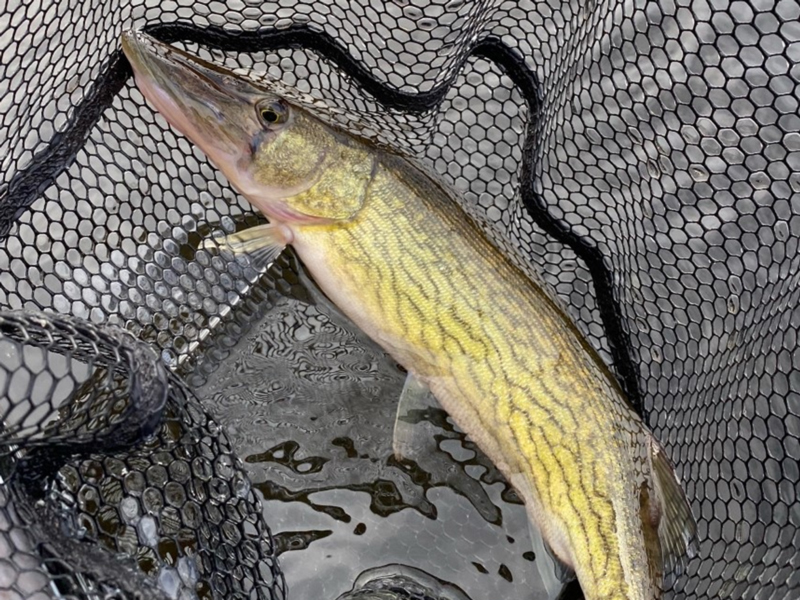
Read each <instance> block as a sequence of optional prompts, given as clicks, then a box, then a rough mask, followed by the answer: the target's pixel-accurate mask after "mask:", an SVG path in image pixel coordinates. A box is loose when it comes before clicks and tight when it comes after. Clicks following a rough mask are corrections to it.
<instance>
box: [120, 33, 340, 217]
mask: <svg viewBox="0 0 800 600" xmlns="http://www.w3.org/2000/svg"><path fill="white" fill-rule="evenodd" d="M120 40H121V44H122V50H123V52H124V53H125V56H126V57H127V58H128V60H129V62H130V64H131V68H132V69H133V73H134V78H135V81H136V85H137V87H138V88H139V90H140V91H141V92H142V95H144V97H145V99H146V100H147V101H148V102H149V103H150V104H151V105H152V106H153V107H154V108H155V109H156V110H157V111H158V112H159V113H160V114H161V115H162V116H163V117H164V119H165V120H166V121H167V123H169V125H170V126H172V127H173V128H175V129H176V130H177V131H179V132H180V133H182V134H183V135H185V136H186V137H187V138H189V140H191V141H192V142H193V143H194V144H195V145H197V146H198V147H199V148H200V149H201V150H202V151H203V152H204V153H205V154H206V156H208V158H209V160H210V161H211V162H212V163H213V164H214V165H215V166H216V167H217V168H218V169H219V170H220V171H222V173H223V174H224V175H225V177H226V178H227V179H228V181H230V183H231V184H232V185H233V187H234V188H236V190H237V191H239V192H240V193H241V194H242V195H243V196H244V197H245V198H246V199H247V200H248V201H249V202H250V203H251V204H253V206H254V207H255V208H257V209H258V210H260V211H261V212H262V213H264V214H265V215H267V217H269V218H270V220H272V221H279V222H282V223H286V224H296V225H310V224H323V223H325V222H327V219H325V218H324V216H323V217H321V216H318V215H308V214H304V213H303V212H301V211H298V210H295V209H293V208H292V207H291V206H290V205H289V204H288V203H287V201H286V199H287V198H290V197H292V196H295V195H297V194H301V193H303V192H306V191H307V190H309V189H310V188H311V187H312V186H313V185H314V184H315V183H316V182H317V181H318V180H319V177H320V174H321V173H322V171H323V169H322V167H323V163H324V162H325V151H324V149H323V150H321V151H319V152H318V153H317V154H316V155H314V156H310V155H309V156H307V157H306V160H305V161H304V162H305V164H306V166H307V168H306V172H304V173H303V174H302V176H301V177H295V178H294V180H293V178H292V176H291V175H292V174H291V172H288V173H283V175H284V176H283V177H280V178H273V181H265V180H264V178H263V177H260V176H259V165H258V164H257V159H258V157H257V155H256V153H257V149H258V147H259V146H260V145H262V144H268V143H269V142H271V141H272V140H274V139H275V138H276V137H278V135H279V133H278V132H275V131H271V130H269V128H265V126H264V124H263V123H261V122H260V121H259V118H258V113H257V105H258V104H259V103H263V102H264V101H267V100H269V99H275V98H277V96H275V95H274V94H272V93H271V92H269V90H266V89H263V88H261V87H259V86H258V85H256V84H255V83H253V82H251V81H250V80H248V79H246V78H245V77H242V76H240V75H238V74H236V73H234V72H233V71H230V70H228V69H225V68H223V67H221V66H219V65H215V64H213V63H210V62H207V61H204V60H202V59H200V58H198V57H195V56H193V55H191V54H188V53H186V52H184V51H182V50H180V49H178V48H175V47H173V46H170V45H168V44H164V43H162V42H159V41H158V40H156V39H154V38H152V37H151V36H149V35H147V34H146V33H143V32H141V31H138V30H128V31H125V32H124V33H123V34H122V35H121V38H120Z"/></svg>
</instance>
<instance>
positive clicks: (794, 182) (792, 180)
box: [789, 173, 800, 192]
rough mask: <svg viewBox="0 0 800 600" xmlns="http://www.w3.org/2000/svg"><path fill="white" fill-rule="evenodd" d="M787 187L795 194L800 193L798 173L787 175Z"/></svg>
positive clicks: (799, 176)
mask: <svg viewBox="0 0 800 600" xmlns="http://www.w3.org/2000/svg"><path fill="white" fill-rule="evenodd" d="M789 185H790V186H792V189H793V190H794V191H795V192H800V173H792V174H791V175H789Z"/></svg>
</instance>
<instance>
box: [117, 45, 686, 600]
mask: <svg viewBox="0 0 800 600" xmlns="http://www.w3.org/2000/svg"><path fill="white" fill-rule="evenodd" d="M122 47H123V49H124V52H125V54H126V55H127V57H128V59H129V60H130V62H131V65H132V66H133V71H134V74H135V78H136V83H137V85H138V87H139V89H140V90H141V91H142V93H143V94H144V96H145V97H146V98H147V100H148V101H149V102H150V103H151V104H152V105H153V106H154V107H155V108H156V109H157V110H158V111H159V112H160V113H161V114H162V115H163V116H164V118H165V119H166V120H167V121H168V122H169V123H170V124H171V125H172V126H173V127H175V128H176V129H177V130H178V131H180V132H181V133H183V134H184V135H186V136H187V137H188V138H189V139H190V140H191V141H192V142H194V143H195V144H197V145H198V146H199V147H200V149H201V150H203V152H205V154H206V155H207V156H208V158H209V159H210V160H211V162H212V163H214V164H215V165H216V166H217V168H219V169H220V170H221V171H222V172H223V173H224V174H225V176H226V177H227V178H228V180H229V181H230V182H231V184H232V185H233V186H234V187H235V188H236V189H237V190H238V191H239V192H240V193H241V194H242V195H243V196H244V197H245V198H247V200H248V201H249V202H250V203H252V205H253V206H255V207H256V208H257V209H259V210H260V211H261V212H262V213H263V214H264V215H265V216H266V217H267V218H268V220H269V223H268V224H265V225H261V226H257V227H254V228H251V229H248V230H244V231H242V232H240V233H236V234H232V235H229V236H227V238H226V239H225V240H224V241H223V242H222V244H223V245H224V246H226V247H227V248H229V249H230V250H232V251H233V252H234V253H246V254H248V255H249V256H250V257H252V258H253V260H270V259H272V258H274V257H275V256H277V254H278V253H279V252H280V251H281V250H282V249H283V248H284V247H286V246H287V245H292V246H293V247H294V249H295V251H296V252H297V254H298V255H299V256H300V258H301V259H302V260H303V262H304V263H305V265H306V267H307V268H308V270H309V271H310V273H311V274H312V276H313V277H314V279H315V280H316V282H317V284H318V285H319V286H320V288H321V289H322V290H323V291H324V293H325V294H326V295H327V296H328V297H329V298H330V299H331V300H332V301H333V302H334V303H335V304H336V305H337V306H338V307H339V308H340V309H341V310H342V311H343V312H344V313H345V314H346V315H348V316H349V317H350V318H351V319H352V320H353V321H354V322H355V323H356V324H357V325H358V326H359V327H360V328H361V329H362V330H363V331H364V332H366V333H367V334H368V335H369V336H370V337H371V338H372V339H374V340H375V341H376V342H377V343H378V344H380V345H381V346H382V347H383V348H384V349H385V350H386V351H387V352H389V353H390V354H391V355H392V356H393V357H394V358H395V359H396V360H397V361H398V362H399V363H400V364H402V365H403V366H404V367H405V368H406V369H408V371H409V373H410V374H411V376H412V377H413V378H414V381H415V383H416V384H417V385H424V386H427V387H428V388H429V389H430V391H431V392H432V393H433V395H434V396H435V398H436V399H437V400H438V402H439V403H440V404H441V405H442V407H443V408H444V409H445V410H446V411H447V412H448V413H449V414H450V415H451V416H452V418H453V419H454V420H455V422H456V423H457V424H458V425H459V426H460V427H461V428H462V429H463V430H464V431H465V432H466V433H467V434H468V435H469V436H470V437H471V438H472V439H473V440H474V441H475V442H476V443H477V444H478V445H479V446H480V448H481V449H482V450H483V451H484V452H485V453H486V454H487V455H488V456H489V457H490V459H491V460H492V461H493V462H494V463H495V464H496V465H497V466H498V467H499V468H500V469H501V470H502V472H503V473H504V474H505V475H506V477H507V478H508V480H509V481H510V482H511V484H512V485H513V486H514V487H515V488H516V490H517V491H518V492H519V493H520V495H521V496H522V498H523V499H524V501H525V505H526V508H527V511H528V514H529V516H530V518H531V520H532V521H533V522H534V523H535V524H536V526H537V527H538V529H539V530H540V532H541V535H542V537H543V538H544V540H545V541H546V543H547V545H548V546H549V549H550V551H551V552H552V553H553V554H554V555H555V556H556V557H557V558H558V559H559V560H560V561H561V562H562V563H563V564H564V565H565V566H567V567H569V568H571V569H573V570H574V572H575V574H576V575H577V577H578V580H579V582H580V585H581V587H582V588H583V591H584V593H585V596H586V598H587V599H588V600H600V599H603V600H653V599H656V598H660V597H661V595H662V588H663V587H664V577H665V575H667V574H668V573H670V572H671V571H672V570H673V569H674V568H675V567H676V566H677V565H678V564H680V562H681V559H682V557H684V556H685V555H686V554H687V553H688V554H691V553H692V549H693V547H694V543H695V542H694V539H695V529H696V526H695V522H694V520H693V518H692V514H691V510H690V507H689V505H688V503H687V501H686V498H685V496H684V494H683V491H682V490H681V487H680V485H679V483H678V481H677V478H676V476H675V474H674V471H673V467H672V466H671V464H670V462H669V460H668V459H667V457H666V456H665V454H664V452H663V450H662V449H661V447H660V446H659V444H658V443H657V442H656V440H655V439H654V437H653V435H652V433H651V432H649V431H648V429H647V428H646V427H645V425H644V424H643V422H642V420H641V418H640V417H639V416H638V414H637V413H636V412H635V411H634V410H633V409H632V408H631V407H630V405H629V403H628V401H627V399H626V398H625V396H624V394H623V392H622V391H621V389H620V387H619V386H618V384H617V383H616V381H615V379H614V377H613V375H612V374H611V373H610V371H609V370H608V368H607V367H606V366H605V365H604V363H603V362H602V360H601V359H600V357H599V356H598V355H597V353H596V352H595V351H594V350H592V348H591V347H590V346H589V344H588V343H587V342H586V340H584V339H583V338H582V336H581V335H580V333H579V332H578V330H577V329H576V327H575V326H574V325H573V324H572V323H571V322H570V320H569V318H568V317H567V316H566V314H565V313H564V311H563V310H562V309H561V308H560V307H559V306H558V305H557V303H555V302H553V300H552V299H551V297H550V295H549V294H548V293H546V292H545V291H543V290H542V289H541V288H540V287H538V286H537V285H535V284H534V283H532V281H531V280H530V278H528V277H527V276H526V275H525V274H524V273H523V272H522V271H521V270H520V269H518V268H517V267H516V266H515V265H514V263H512V262H511V261H510V260H509V259H508V258H507V257H506V256H504V254H502V253H501V252H500V251H499V250H498V249H497V248H496V247H495V246H494V245H493V244H492V243H491V242H490V241H489V240H488V238H487V237H486V236H485V235H484V234H483V233H482V231H481V230H480V229H479V228H478V227H477V226H476V225H475V224H474V223H473V222H472V221H471V220H470V218H468V216H467V215H466V214H465V213H464V212H463V211H462V210H461V209H460V208H459V207H458V205H457V204H456V203H455V202H454V201H453V196H452V195H451V192H449V191H448V190H447V189H446V188H445V187H444V186H443V185H442V184H441V183H440V182H438V181H437V180H436V179H435V178H434V177H431V176H429V175H428V174H426V173H425V172H424V171H423V170H421V169H420V168H419V167H417V166H415V165H413V164H412V163H411V162H410V161H409V160H407V159H406V158H404V157H402V156H400V155H398V154H395V153H392V152H390V151H387V150H385V149H383V148H381V147H379V146H376V145H375V144H373V143H371V142H370V141H368V140H365V139H361V138H360V137H358V136H356V135H352V134H350V133H348V132H346V131H345V130H344V129H342V128H339V127H336V126H333V125H330V124H328V123H326V122H324V121H323V120H321V119H320V118H317V117H315V116H314V115H313V114H311V111H309V110H308V109H307V108H301V106H298V104H300V103H298V102H297V101H291V100H288V99H287V98H286V97H285V96H286V94H285V93H284V94H282V95H278V94H276V93H275V88H270V87H269V86H268V85H266V84H260V83H258V81H256V80H255V79H254V78H251V77H245V76H243V75H240V74H237V73H235V72H233V71H230V70H227V69H224V68H222V67H220V66H217V65H214V64H212V63H209V62H206V61H203V60H201V59H199V58H197V57H194V56H192V55H190V54H188V53H186V52H183V51H181V50H179V49H176V48H174V47H172V46H168V45H166V44H162V43H160V42H157V41H156V40H154V39H152V38H150V37H148V36H147V35H145V34H143V33H140V32H136V31H129V32H126V33H125V34H123V37H122ZM282 96H283V97H282Z"/></svg>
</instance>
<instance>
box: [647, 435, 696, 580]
mask: <svg viewBox="0 0 800 600" xmlns="http://www.w3.org/2000/svg"><path fill="white" fill-rule="evenodd" d="M650 455H651V462H652V469H653V483H654V487H655V493H656V497H657V499H658V503H659V506H660V512H661V518H660V521H659V524H658V539H659V541H660V542H661V556H662V561H663V565H662V566H663V573H664V577H665V579H666V578H669V577H670V576H673V575H674V576H677V575H680V573H681V571H682V570H683V557H684V556H688V557H689V558H691V557H693V556H695V555H696V554H697V524H696V523H695V520H694V517H693V516H692V509H691V507H690V506H689V502H688V501H687V500H686V496H685V494H684V493H683V489H682V488H681V486H680V482H679V481H678V478H677V477H676V476H675V469H674V468H673V466H672V463H670V461H669V458H667V455H666V454H665V453H664V450H663V449H662V448H661V446H659V444H658V442H656V440H655V439H653V438H652V437H651V438H650Z"/></svg>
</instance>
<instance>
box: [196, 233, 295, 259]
mask: <svg viewBox="0 0 800 600" xmlns="http://www.w3.org/2000/svg"><path fill="white" fill-rule="evenodd" d="M214 247H218V248H220V249H221V250H223V251H224V250H227V251H228V252H230V253H232V254H233V255H234V256H242V255H244V256H247V257H248V258H249V259H250V261H251V263H252V264H253V267H255V268H256V269H259V270H261V269H268V268H269V267H270V266H271V265H272V263H273V262H275V259H276V258H278V256H280V253H281V252H283V249H284V248H286V234H285V232H284V230H283V228H281V226H279V225H273V224H272V223H267V224H265V225H257V226H256V227H250V228H249V229H245V230H244V231H239V232H237V233H232V234H230V235H225V236H221V237H215V238H213V239H212V240H204V241H203V244H202V248H203V249H205V250H209V249H212V248H214Z"/></svg>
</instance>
